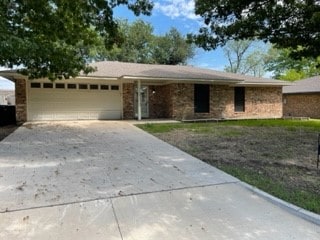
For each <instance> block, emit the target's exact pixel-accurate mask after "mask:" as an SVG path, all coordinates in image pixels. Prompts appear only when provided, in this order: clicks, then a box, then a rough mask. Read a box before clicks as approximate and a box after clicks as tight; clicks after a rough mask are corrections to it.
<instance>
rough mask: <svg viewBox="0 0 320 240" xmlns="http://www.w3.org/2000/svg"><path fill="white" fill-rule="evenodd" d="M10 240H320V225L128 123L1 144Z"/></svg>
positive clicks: (0, 179) (31, 130) (20, 135)
mask: <svg viewBox="0 0 320 240" xmlns="http://www.w3.org/2000/svg"><path fill="white" fill-rule="evenodd" d="M0 212H1V213H0V239H39V240H40V239H41V240H42V239H93V240H95V239H130V240H131V239H137V240H141V239H199V240H200V239H320V226H319V225H316V224H313V223H311V222H308V221H306V220H304V219H302V218H299V217H298V216H296V215H292V214H291V213H290V212H288V211H286V210H284V209H282V208H280V207H278V206H277V205H275V204H272V203H271V202H269V201H267V200H265V198H263V197H261V196H260V195H259V194H256V193H254V192H252V191H249V190H248V189H247V188H245V187H243V186H242V185H241V184H239V181H238V180H237V179H236V178H233V177H231V176H229V175H227V174H225V173H223V172H221V171H219V170H218V169H216V168H213V167H211V166H209V165H207V164H205V163H203V162H201V161H200V160H198V159H196V158H193V157H192V156H190V155H188V154H186V153H184V152H182V151H180V150H178V149H176V148H174V147H172V146H170V145H168V144H166V143H164V142H162V141H161V140H158V139H157V138H155V137H153V136H151V135H149V134H147V133H145V132H143V131H141V130H140V129H137V128H136V127H134V126H132V125H131V124H129V123H126V122H107V121H81V122H52V123H34V124H27V125H25V126H23V127H20V128H19V129H18V130H17V131H16V132H15V133H14V134H12V135H10V136H9V137H8V138H6V139H5V140H4V141H2V142H0Z"/></svg>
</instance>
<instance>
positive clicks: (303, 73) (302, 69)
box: [266, 47, 320, 81]
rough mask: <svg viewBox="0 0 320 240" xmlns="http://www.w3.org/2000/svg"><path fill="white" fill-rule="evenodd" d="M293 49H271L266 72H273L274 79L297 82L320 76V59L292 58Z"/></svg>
mask: <svg viewBox="0 0 320 240" xmlns="http://www.w3.org/2000/svg"><path fill="white" fill-rule="evenodd" d="M291 51H292V50H291V49H289V48H285V49H277V48H274V47H272V48H270V49H269V51H268V54H267V55H268V57H267V58H268V60H267V62H266V70H267V71H270V72H273V77H274V78H276V79H281V80H288V81H295V80H299V79H303V78H307V77H312V76H316V75H319V74H320V69H319V67H318V66H319V65H320V57H318V58H316V59H310V58H301V59H299V60H296V59H292V58H291V57H290V54H291Z"/></svg>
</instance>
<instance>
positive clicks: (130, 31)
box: [105, 20, 194, 65]
mask: <svg viewBox="0 0 320 240" xmlns="http://www.w3.org/2000/svg"><path fill="white" fill-rule="evenodd" d="M119 26H120V27H119V33H120V34H119V35H120V36H121V41H122V42H123V43H122V44H114V46H113V48H112V49H111V50H109V51H107V52H106V54H105V58H106V59H108V60H116V61H122V62H135V63H156V64H168V65H177V64H185V63H186V62H187V60H188V59H189V58H191V57H193V55H194V47H193V45H192V44H190V43H188V42H187V40H186V37H184V36H183V35H181V33H179V31H178V30H177V29H175V28H171V29H170V31H169V32H168V33H166V34H165V35H163V36H158V35H155V34H154V33H153V27H152V26H151V25H150V23H147V22H144V21H142V20H137V21H135V22H132V23H128V21H120V22H119Z"/></svg>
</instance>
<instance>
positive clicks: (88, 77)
mask: <svg viewBox="0 0 320 240" xmlns="http://www.w3.org/2000/svg"><path fill="white" fill-rule="evenodd" d="M75 79H96V80H111V81H117V80H120V79H119V78H117V77H97V76H77V77H75Z"/></svg>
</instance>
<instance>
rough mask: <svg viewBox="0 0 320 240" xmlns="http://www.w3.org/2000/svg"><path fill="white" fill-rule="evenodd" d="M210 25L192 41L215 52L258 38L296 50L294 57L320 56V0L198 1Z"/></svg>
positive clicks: (201, 12)
mask: <svg viewBox="0 0 320 240" xmlns="http://www.w3.org/2000/svg"><path fill="white" fill-rule="evenodd" d="M195 13H196V14H198V15H200V16H201V17H202V18H203V20H204V23H205V25H206V26H204V27H201V28H200V30H199V33H198V34H197V35H189V38H190V39H191V40H192V41H194V42H195V43H196V44H197V45H198V46H200V47H202V48H204V49H206V50H211V49H215V48H217V47H218V46H223V45H225V44H226V42H227V41H228V40H245V39H251V40H252V39H253V40H255V39H258V40H263V41H265V42H270V43H272V44H275V46H276V47H277V48H292V52H291V55H290V56H291V57H295V58H297V59H298V58H301V57H302V56H303V57H312V58H316V57H318V56H320V28H319V25H320V1H319V0H283V1H278V0H269V1H265V0H258V1H253V0H247V1H239V0H197V1H195Z"/></svg>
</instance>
